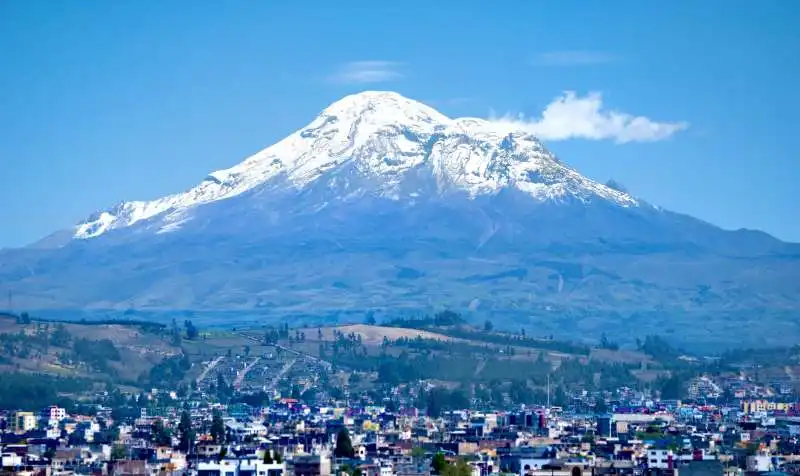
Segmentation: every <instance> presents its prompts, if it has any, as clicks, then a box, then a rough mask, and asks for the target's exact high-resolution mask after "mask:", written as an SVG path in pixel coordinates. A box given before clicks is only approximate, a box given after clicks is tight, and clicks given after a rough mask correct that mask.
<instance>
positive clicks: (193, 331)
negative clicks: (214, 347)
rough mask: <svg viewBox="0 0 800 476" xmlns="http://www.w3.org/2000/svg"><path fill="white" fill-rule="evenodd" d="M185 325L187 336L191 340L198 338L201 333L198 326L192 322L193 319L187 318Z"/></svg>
mask: <svg viewBox="0 0 800 476" xmlns="http://www.w3.org/2000/svg"><path fill="white" fill-rule="evenodd" d="M183 325H184V327H186V338H187V339H189V340H195V339H197V336H198V335H199V334H200V332H198V330H197V328H196V327H195V326H194V324H192V321H190V320H188V319H187V320H186V321H184V322H183Z"/></svg>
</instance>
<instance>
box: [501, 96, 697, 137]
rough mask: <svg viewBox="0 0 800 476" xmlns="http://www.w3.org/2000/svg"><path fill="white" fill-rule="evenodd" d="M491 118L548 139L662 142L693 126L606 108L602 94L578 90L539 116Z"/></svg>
mask: <svg viewBox="0 0 800 476" xmlns="http://www.w3.org/2000/svg"><path fill="white" fill-rule="evenodd" d="M490 121H491V122H493V123H494V124H496V125H497V126H498V127H501V128H504V129H510V130H524V131H526V132H529V133H530V134H533V135H535V136H537V137H539V138H540V139H541V140H544V141H559V140H567V139H589V140H608V139H610V140H613V141H615V142H616V143H618V144H624V143H627V142H653V141H660V140H664V139H667V138H668V137H670V136H672V135H673V134H675V133H676V132H679V131H682V130H684V129H686V128H688V127H689V123H687V122H656V121H653V120H651V119H648V118H647V117H644V116H634V115H632V114H628V113H624V112H619V111H613V110H612V111H609V110H604V109H603V97H602V95H601V94H600V93H597V92H594V93H589V94H588V95H586V96H584V97H579V96H578V95H577V94H576V93H575V92H574V91H567V92H565V93H564V94H563V95H562V96H560V97H558V98H556V99H555V100H553V102H551V103H550V104H548V105H547V107H546V108H545V109H544V111H543V112H542V116H541V117H540V118H538V119H529V118H525V117H524V116H522V115H520V116H517V117H513V116H505V117H501V118H491V119H490Z"/></svg>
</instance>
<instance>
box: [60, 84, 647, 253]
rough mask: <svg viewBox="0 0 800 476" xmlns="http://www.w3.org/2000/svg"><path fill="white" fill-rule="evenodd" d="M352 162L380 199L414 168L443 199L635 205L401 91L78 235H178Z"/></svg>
mask: <svg viewBox="0 0 800 476" xmlns="http://www.w3.org/2000/svg"><path fill="white" fill-rule="evenodd" d="M345 164H348V165H350V166H352V167H354V170H355V171H357V173H358V174H360V175H361V176H364V177H375V178H377V180H376V182H378V183H380V187H379V188H378V189H377V190H375V191H374V192H375V193H378V194H379V195H381V196H383V197H385V198H387V199H395V200H397V199H399V198H401V197H400V195H399V193H398V190H399V188H400V185H401V184H402V183H403V182H404V181H406V180H407V179H408V175H410V174H408V172H410V171H412V170H420V169H425V170H429V171H430V173H432V174H433V176H434V178H435V179H436V183H437V187H438V192H439V193H446V192H449V191H453V190H455V191H460V192H465V193H466V194H468V196H470V197H476V196H479V195H484V194H493V193H497V192H498V191H500V190H502V189H503V188H507V187H513V188H516V189H517V190H520V191H522V192H525V193H526V194H529V195H530V196H531V197H532V198H534V199H536V200H539V201H547V200H549V201H555V202H559V201H562V200H566V199H570V198H572V199H577V200H580V201H582V202H590V201H592V200H596V199H600V200H605V201H608V202H610V203H613V204H616V205H618V206H622V207H630V206H637V205H639V202H637V201H636V200H635V199H634V198H632V197H631V196H630V195H628V194H627V193H625V192H622V191H619V190H615V189H613V188H610V187H607V186H605V185H602V184H600V183H597V182H595V181H592V180H590V179H588V178H586V177H583V176H582V175H580V174H579V173H578V172H576V171H575V170H572V169H571V168H569V167H567V166H565V165H564V164H562V163H560V162H559V161H558V160H557V159H556V158H555V156H554V155H553V154H552V153H550V152H549V151H548V150H547V149H545V148H544V146H543V145H542V144H541V143H540V142H539V141H538V140H537V139H536V138H535V137H533V136H531V135H530V134H528V133H525V132H524V131H519V130H509V129H504V127H503V126H498V125H496V124H494V123H491V122H489V121H485V120H482V119H476V118H462V119H450V118H448V117H446V116H444V115H443V114H441V113H439V112H438V111H436V110H434V109H432V108H430V107H428V106H426V105H424V104H422V103H419V102H417V101H414V100H411V99H408V98H405V97H403V96H401V95H399V94H397V93H393V92H363V93H359V94H354V95H350V96H347V97H345V98H343V99H341V100H339V101H337V102H335V103H334V104H332V105H331V106H329V107H328V108H327V109H325V110H324V111H322V113H321V114H320V115H319V116H317V118H316V119H314V120H313V121H312V122H311V123H310V124H308V125H307V126H306V127H304V128H302V129H300V130H298V131H296V132H294V133H293V134H291V135H289V136H288V137H286V138H285V139H283V140H281V141H280V142H278V143H276V144H274V145H272V146H270V147H268V148H266V149H264V150H262V151H261V152H258V153H256V154H254V155H253V156H251V157H249V158H247V159H246V160H244V161H243V162H241V163H240V164H238V165H235V166H233V167H231V168H229V169H224V170H218V171H216V172H213V173H211V174H209V175H208V176H207V177H206V179H205V180H203V181H202V182H201V183H200V184H199V185H197V186H195V187H193V188H191V189H189V190H188V191H186V192H184V193H178V194H174V195H169V196H166V197H163V198H160V199H156V200H152V201H130V202H123V203H121V204H119V205H117V206H115V207H113V208H111V209H109V210H105V211H102V212H99V213H96V214H94V215H92V216H91V217H90V218H89V219H88V220H86V221H84V222H83V223H80V224H79V225H78V226H77V227H76V228H75V232H74V235H73V237H74V238H78V239H88V238H93V237H97V236H100V235H102V234H104V233H107V232H108V231H110V230H114V229H119V228H125V227H129V226H131V225H134V224H136V223H138V222H141V221H143V220H148V219H153V218H158V219H160V220H162V221H163V223H162V227H161V228H160V229H159V231H160V232H169V231H175V230H178V229H180V226H181V224H182V223H184V222H186V221H187V220H191V210H192V208H193V207H197V206H199V205H203V204H207V203H210V202H216V201H219V200H223V199H228V198H231V197H234V196H237V195H240V194H242V193H244V192H246V191H249V190H252V189H254V188H256V187H258V186H261V185H263V184H265V183H268V182H274V183H278V184H281V185H283V186H286V187H294V188H297V189H302V188H304V187H307V186H309V185H310V184H312V183H314V182H315V181H316V180H317V179H319V178H320V177H322V176H323V175H325V173H326V172H328V171H331V170H333V169H336V168H337V167H341V166H344V165H345Z"/></svg>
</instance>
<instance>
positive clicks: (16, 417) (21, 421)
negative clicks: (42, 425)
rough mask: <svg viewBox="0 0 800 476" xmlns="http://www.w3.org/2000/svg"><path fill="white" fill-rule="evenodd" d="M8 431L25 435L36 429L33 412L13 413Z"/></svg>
mask: <svg viewBox="0 0 800 476" xmlns="http://www.w3.org/2000/svg"><path fill="white" fill-rule="evenodd" d="M8 429H9V430H10V431H12V432H14V433H18V434H19V433H25V432H27V431H30V430H35V429H36V415H34V414H33V412H14V414H13V415H12V416H11V421H9V425H8Z"/></svg>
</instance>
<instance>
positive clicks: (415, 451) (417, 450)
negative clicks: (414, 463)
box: [411, 446, 425, 460]
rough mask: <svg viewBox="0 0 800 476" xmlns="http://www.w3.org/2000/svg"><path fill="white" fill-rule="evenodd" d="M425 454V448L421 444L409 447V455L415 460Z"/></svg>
mask: <svg viewBox="0 0 800 476" xmlns="http://www.w3.org/2000/svg"><path fill="white" fill-rule="evenodd" d="M424 456H425V448H423V447H421V446H415V447H413V448H412V449H411V457H412V458H414V459H415V460H419V459H422V458H423V457H424Z"/></svg>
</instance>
